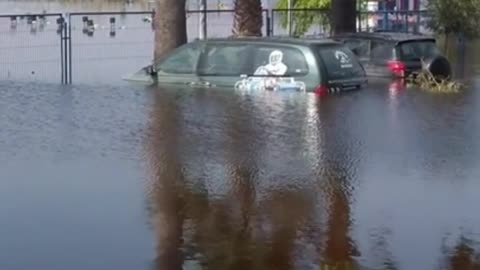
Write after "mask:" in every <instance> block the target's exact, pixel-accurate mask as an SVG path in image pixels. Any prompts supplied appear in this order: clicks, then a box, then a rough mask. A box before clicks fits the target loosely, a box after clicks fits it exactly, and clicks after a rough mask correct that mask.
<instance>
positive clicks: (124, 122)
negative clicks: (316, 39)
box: [0, 82, 480, 269]
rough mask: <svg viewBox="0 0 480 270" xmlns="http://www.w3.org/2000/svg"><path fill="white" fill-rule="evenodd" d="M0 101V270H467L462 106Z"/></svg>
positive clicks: (399, 99)
mask: <svg viewBox="0 0 480 270" xmlns="http://www.w3.org/2000/svg"><path fill="white" fill-rule="evenodd" d="M0 96H1V97H2V98H1V99H0V123H2V128H1V129H0V149H2V154H1V155H0V161H1V163H0V164H1V165H0V179H1V181H0V220H1V226H0V235H1V236H2V241H1V242H0V266H1V267H2V269H26V268H30V267H33V266H36V267H40V268H45V269H65V268H68V269H112V268H115V269H180V267H181V266H182V265H183V267H184V269H198V267H202V269H226V268H228V269H326V265H329V266H332V265H337V267H340V268H336V269H477V268H478V261H476V260H477V259H476V258H478V254H479V253H478V252H479V250H478V248H479V247H478V244H477V241H478V240H480V234H479V233H480V231H479V228H480V226H479V225H480V215H478V214H477V213H476V211H475V210H474V209H475V205H476V204H477V203H479V200H478V196H477V191H478V190H479V188H480V182H479V181H478V179H480V169H479V168H480V166H478V165H479V162H478V155H479V153H480V143H479V142H478V140H476V138H478V136H479V135H480V134H479V131H480V120H479V117H478V115H479V111H478V108H479V106H478V105H479V101H480V97H479V95H478V93H476V91H467V92H465V93H462V94H453V95H434V94H430V93H424V92H420V91H416V90H406V91H396V92H395V91H389V90H388V88H387V87H386V86H385V85H383V86H382V85H381V84H376V83H372V84H371V87H370V89H366V90H363V91H358V92H353V93H349V94H342V95H336V96H330V97H327V98H324V99H317V98H315V97H314V96H304V95H282V94H279V93H266V94H258V95H244V94H241V93H235V92H233V91H232V92H221V91H191V92H186V91H185V92H178V91H172V90H168V89H167V90H165V89H155V88H144V87H142V86H135V85H129V84H125V85H123V86H118V87H111V88H106V87H103V88H102V87H92V86H89V85H78V86H71V87H65V86H58V85H51V84H28V83H16V84H12V83H3V82H2V83H0ZM468 264H472V265H473V264H475V265H476V266H475V267H477V268H467V267H466V266H465V265H468ZM340 265H341V266H340ZM322 267H323V268H322Z"/></svg>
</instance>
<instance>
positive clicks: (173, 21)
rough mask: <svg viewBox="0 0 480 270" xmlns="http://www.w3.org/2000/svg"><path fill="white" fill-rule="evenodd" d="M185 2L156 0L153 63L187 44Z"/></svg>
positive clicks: (180, 0)
mask: <svg viewBox="0 0 480 270" xmlns="http://www.w3.org/2000/svg"><path fill="white" fill-rule="evenodd" d="M185 1H186V0H157V8H156V12H155V49H154V60H155V62H156V61H158V60H159V59H161V58H162V57H163V56H164V55H165V54H166V53H168V52H170V51H171V50H172V49H175V48H177V47H178V46H180V45H182V44H184V43H186V42H187V22H186V20H187V18H186V14H185Z"/></svg>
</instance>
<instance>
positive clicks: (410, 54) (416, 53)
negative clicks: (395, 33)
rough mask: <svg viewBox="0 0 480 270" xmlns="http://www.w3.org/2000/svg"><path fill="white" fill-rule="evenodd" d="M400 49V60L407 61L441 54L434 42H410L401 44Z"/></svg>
mask: <svg viewBox="0 0 480 270" xmlns="http://www.w3.org/2000/svg"><path fill="white" fill-rule="evenodd" d="M398 48H399V52H400V58H401V59H402V60H407V61H408V60H420V59H422V58H423V59H425V58H430V57H434V56H436V55H439V54H440V50H439V49H438V47H437V45H436V44H435V41H433V40H419V41H409V42H405V43H401V44H400V45H399V46H398Z"/></svg>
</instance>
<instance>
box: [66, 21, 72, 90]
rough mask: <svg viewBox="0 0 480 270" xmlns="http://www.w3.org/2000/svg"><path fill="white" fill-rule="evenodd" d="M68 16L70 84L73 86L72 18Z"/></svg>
mask: <svg viewBox="0 0 480 270" xmlns="http://www.w3.org/2000/svg"><path fill="white" fill-rule="evenodd" d="M67 15H68V32H67V33H68V35H67V38H68V40H67V41H68V82H69V84H72V76H73V75H72V19H71V18H72V16H71V15H70V14H67Z"/></svg>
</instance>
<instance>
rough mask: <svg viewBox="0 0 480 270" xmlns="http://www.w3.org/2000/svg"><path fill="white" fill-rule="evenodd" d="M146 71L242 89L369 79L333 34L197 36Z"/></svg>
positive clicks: (355, 85) (172, 81) (324, 89)
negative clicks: (306, 36) (322, 36)
mask: <svg viewBox="0 0 480 270" xmlns="http://www.w3.org/2000/svg"><path fill="white" fill-rule="evenodd" d="M142 72H143V74H144V75H145V74H147V75H151V76H152V81H154V82H157V83H158V84H161V85H163V86H175V87H177V86H180V87H192V88H222V89H236V90H242V91H269V90H270V91H298V92H316V93H328V92H338V91H347V90H354V89H360V88H361V87H362V86H363V85H364V84H365V83H366V82H367V79H366V74H365V70H364V69H363V67H362V65H360V63H359V62H358V60H357V59H356V57H355V55H354V54H353V52H352V51H351V50H350V49H349V48H348V47H347V46H345V45H344V44H342V43H340V42H336V41H333V40H329V39H320V40H319V39H312V40H308V39H296V38H271V37H269V38H262V37H248V38H218V39H207V40H196V41H193V42H190V43H187V44H184V45H182V46H180V47H178V48H176V49H175V50H173V51H172V52H170V53H169V54H168V55H166V56H165V57H163V58H162V59H161V60H160V61H158V62H157V63H156V64H155V65H154V66H149V67H146V68H144V69H143V70H142V71H140V72H139V73H137V74H136V75H141V73H142ZM134 77H135V76H133V77H132V78H131V79H134Z"/></svg>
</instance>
